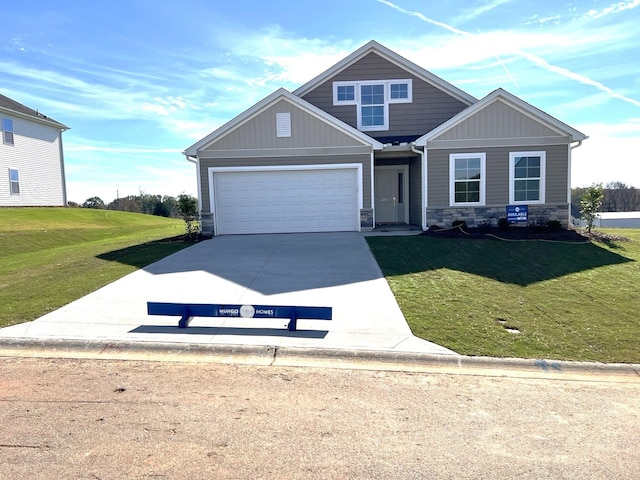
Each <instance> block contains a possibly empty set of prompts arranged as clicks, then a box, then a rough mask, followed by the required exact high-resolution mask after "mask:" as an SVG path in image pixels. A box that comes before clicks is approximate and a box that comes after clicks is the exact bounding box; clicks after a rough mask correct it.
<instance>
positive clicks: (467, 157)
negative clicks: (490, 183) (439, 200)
mask: <svg viewBox="0 0 640 480" xmlns="http://www.w3.org/2000/svg"><path fill="white" fill-rule="evenodd" d="M485 163H486V155H485V154H484V153H454V154H451V155H449V179H450V185H449V201H450V204H451V205H484V203H485Z"/></svg>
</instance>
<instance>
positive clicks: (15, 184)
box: [9, 168, 20, 195]
mask: <svg viewBox="0 0 640 480" xmlns="http://www.w3.org/2000/svg"><path fill="white" fill-rule="evenodd" d="M9 191H10V192H11V195H20V174H19V173H18V170H17V169H15V168H10V169H9Z"/></svg>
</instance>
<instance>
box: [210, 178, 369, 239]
mask: <svg viewBox="0 0 640 480" xmlns="http://www.w3.org/2000/svg"><path fill="white" fill-rule="evenodd" d="M357 179H358V175H357V171H356V169H351V168H349V169H327V170H325V169H319V170H299V171H297V170H286V171H248V172H247V171H242V172H216V173H214V176H213V192H214V203H215V216H216V224H217V229H218V233H219V234H236V233H284V232H322V231H353V230H357V229H358V201H357V192H358V188H357Z"/></svg>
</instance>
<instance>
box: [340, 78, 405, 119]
mask: <svg viewBox="0 0 640 480" xmlns="http://www.w3.org/2000/svg"><path fill="white" fill-rule="evenodd" d="M411 101H412V82H411V79H407V80H380V81H374V80H371V81H360V82H334V83H333V104H334V105H356V106H357V119H358V129H359V130H363V131H375V130H389V104H391V103H409V102H411Z"/></svg>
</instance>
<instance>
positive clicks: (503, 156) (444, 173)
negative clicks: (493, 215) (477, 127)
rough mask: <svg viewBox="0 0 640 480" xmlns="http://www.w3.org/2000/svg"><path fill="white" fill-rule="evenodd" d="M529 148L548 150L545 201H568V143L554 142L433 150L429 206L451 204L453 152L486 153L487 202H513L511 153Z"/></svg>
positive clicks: (429, 160)
mask: <svg viewBox="0 0 640 480" xmlns="http://www.w3.org/2000/svg"><path fill="white" fill-rule="evenodd" d="M526 151H531V152H534V151H535V152H538V151H544V152H546V158H547V162H546V179H545V180H546V182H545V183H546V189H545V203H549V204H562V203H566V202H567V188H568V186H567V185H568V175H569V172H568V166H569V162H568V146H567V145H551V146H547V147H540V146H525V147H517V148H513V147H499V148H486V149H478V148H462V149H450V150H429V151H428V158H427V163H428V167H427V168H428V178H427V184H428V198H427V202H428V204H429V206H430V207H434V208H437V207H444V206H448V205H449V154H450V153H485V154H486V158H487V165H486V205H507V204H508V203H509V153H510V152H526Z"/></svg>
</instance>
